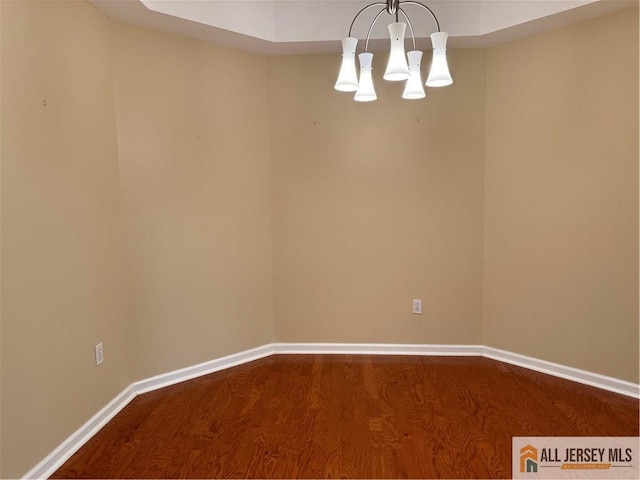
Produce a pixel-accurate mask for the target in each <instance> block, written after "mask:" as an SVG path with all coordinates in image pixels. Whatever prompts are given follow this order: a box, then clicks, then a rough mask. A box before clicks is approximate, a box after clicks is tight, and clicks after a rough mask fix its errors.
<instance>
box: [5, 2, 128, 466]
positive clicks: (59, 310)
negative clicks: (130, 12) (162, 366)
mask: <svg viewBox="0 0 640 480" xmlns="http://www.w3.org/2000/svg"><path fill="white" fill-rule="evenodd" d="M0 3H1V6H0V8H1V9H2V26H1V30H2V52H1V57H2V60H1V61H2V92H1V95H2V126H1V129H2V131H1V135H2V151H1V155H2V271H1V275H2V298H3V302H2V312H1V313H2V340H1V342H2V345H1V347H2V353H1V355H2V410H1V427H0V428H1V432H0V434H1V436H2V451H1V452H0V456H1V457H2V472H0V476H2V478H15V477H19V476H21V475H24V474H25V473H26V472H27V471H28V470H29V469H31V468H32V467H33V466H34V465H35V464H36V463H38V462H39V461H40V460H41V459H42V458H43V457H44V456H45V455H47V454H48V453H49V452H51V450H53V449H54V448H55V447H56V446H57V445H58V444H60V443H61V442H62V441H63V440H64V439H65V438H66V437H67V436H68V435H70V434H71V433H72V432H73V431H75V430H76V429H77V428H78V427H80V425H82V424H83V423H84V422H86V421H87V420H88V419H89V418H90V417H92V416H93V415H94V414H95V413H96V412H97V411H98V410H100V409H101V408H102V407H103V406H104V405H106V404H107V403H108V402H109V401H110V400H111V399H112V398H113V397H115V396H116V395H117V394H118V393H119V392H120V391H121V390H122V389H123V388H125V387H126V386H127V385H128V384H129V383H130V382H131V381H132V380H133V378H132V376H131V374H130V368H129V367H130V358H129V345H128V342H129V332H128V323H127V321H126V320H127V318H126V306H125V303H124V300H123V299H124V297H125V293H124V292H123V290H122V285H121V278H122V276H121V265H122V262H121V254H122V245H121V238H120V216H121V210H120V197H119V186H118V157H117V149H116V128H115V114H114V94H113V81H112V72H111V65H112V55H111V53H112V51H111V44H110V29H109V22H108V21H107V19H105V18H104V17H103V16H102V14H100V13H98V12H97V11H96V10H95V9H94V8H93V7H91V6H90V5H88V4H86V3H80V2H0ZM98 342H103V344H104V354H105V362H104V363H103V364H102V365H101V366H99V367H96V366H95V363H94V351H93V348H94V345H95V344H97V343H98Z"/></svg>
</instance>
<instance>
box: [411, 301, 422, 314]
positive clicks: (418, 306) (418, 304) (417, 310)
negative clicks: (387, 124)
mask: <svg viewBox="0 0 640 480" xmlns="http://www.w3.org/2000/svg"><path fill="white" fill-rule="evenodd" d="M413 314H414V315H422V300H416V299H414V300H413Z"/></svg>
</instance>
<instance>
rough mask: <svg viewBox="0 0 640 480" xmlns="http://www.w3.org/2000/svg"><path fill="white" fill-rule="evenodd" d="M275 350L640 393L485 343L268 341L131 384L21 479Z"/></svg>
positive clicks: (45, 471) (46, 471) (639, 388)
mask: <svg viewBox="0 0 640 480" xmlns="http://www.w3.org/2000/svg"><path fill="white" fill-rule="evenodd" d="M274 354H352V355H421V356H476V357H480V356H481V357H487V358H491V359H493V360H498V361H500V362H505V363H509V364H512V365H517V366H520V367H524V368H528V369H529V370H535V371H537V372H541V373H545V374H548V375H553V376H555V377H560V378H564V379H567V380H572V381H575V382H579V383H583V384H585V385H590V386H593V387H597V388H601V389H604V390H609V391H611V392H615V393H620V394H622V395H627V396H630V397H633V398H640V385H638V384H636V383H631V382H626V381H624V380H619V379H617V378H613V377H607V376H605V375H600V374H597V373H592V372H588V371H586V370H579V369H577V368H572V367H567V366H564V365H560V364H557V363H552V362H547V361H545V360H540V359H537V358H533V357H527V356H525V355H520V354H517V353H512V352H507V351H505V350H499V349H497V348H493V347H485V346H483V345H419V344H416V345H411V344H404V345H402V344H399V345H394V344H384V343H268V344H266V345H262V346H260V347H256V348H252V349H249V350H245V351H243V352H239V353H234V354H232V355H227V356H225V357H220V358H216V359H214V360H211V361H208V362H204V363H200V364H198V365H193V366H191V367H187V368H182V369H179V370H174V371H172V372H168V373H164V374H162V375H157V376H155V377H151V378H147V379H144V380H140V381H138V382H135V383H132V384H131V385H129V386H128V387H127V388H125V389H124V390H123V391H122V392H121V393H120V394H119V395H118V396H117V397H115V398H114V399H113V400H112V401H111V402H109V404H107V405H106V406H105V407H104V408H103V409H102V410H100V411H99V412H98V413H97V414H96V415H94V416H93V417H92V418H91V419H90V420H89V421H88V422H87V423H85V424H84V425H83V426H82V427H80V428H79V429H78V430H77V431H76V432H75V433H73V434H72V435H71V436H70V437H69V438H67V439H66V440H65V441H64V442H62V443H61V444H60V445H59V446H58V447H57V448H56V449H55V450H54V451H53V452H51V453H50V454H49V455H47V456H46V457H45V458H44V459H43V460H42V461H41V462H40V463H38V465H36V466H35V467H33V468H32V469H31V470H30V471H29V472H28V473H27V474H26V475H25V476H24V477H23V478H29V479H32V478H48V477H50V476H51V475H52V474H53V473H54V472H55V471H56V470H57V469H58V468H59V467H60V466H61V465H62V464H63V463H64V462H66V461H67V460H68V459H69V458H70V457H71V456H72V455H73V454H74V453H75V452H77V451H78V450H79V449H80V447H82V446H83V445H84V444H85V443H86V442H87V441H89V439H90V438H91V437H93V436H94V435H95V434H96V433H97V432H98V431H99V430H100V429H101V428H102V427H103V426H104V425H106V424H107V422H109V420H111V419H112V418H113V417H114V416H115V415H116V414H117V413H118V412H119V411H120V410H122V409H123V408H124V407H125V406H126V405H127V404H128V403H129V402H131V400H133V399H134V398H135V397H136V396H137V395H140V394H142V393H147V392H150V391H153V390H157V389H159V388H163V387H167V386H169V385H173V384H176V383H180V382H184V381H186V380H190V379H192V378H196V377H200V376H202V375H207V374H209V373H213V372H217V371H219V370H224V369H226V368H231V367H235V366H237V365H241V364H243V363H248V362H251V361H254V360H258V359H260V358H264V357H268V356H270V355H274Z"/></svg>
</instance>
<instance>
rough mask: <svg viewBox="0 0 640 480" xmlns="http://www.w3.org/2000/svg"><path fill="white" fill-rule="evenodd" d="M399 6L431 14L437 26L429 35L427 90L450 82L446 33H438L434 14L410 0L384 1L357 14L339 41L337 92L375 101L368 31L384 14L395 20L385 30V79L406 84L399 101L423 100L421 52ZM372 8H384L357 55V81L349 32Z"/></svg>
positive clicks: (451, 81) (353, 47)
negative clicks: (407, 45) (409, 46)
mask: <svg viewBox="0 0 640 480" xmlns="http://www.w3.org/2000/svg"><path fill="white" fill-rule="evenodd" d="M402 5H415V6H418V7H421V8H423V9H425V10H426V11H427V12H429V13H430V14H431V16H432V17H433V20H434V21H435V23H436V29H437V31H436V32H435V33H433V34H432V35H431V43H432V46H433V58H432V61H431V69H430V71H429V76H428V77H427V82H426V85H427V87H444V86H447V85H451V84H452V83H453V79H452V78H451V73H449V66H448V64H447V38H448V34H447V33H446V32H441V31H440V23H439V22H438V19H437V18H436V16H435V14H434V13H433V11H432V10H431V9H430V8H429V7H427V6H426V5H424V4H422V3H420V2H414V1H412V0H405V1H402V0H386V2H376V3H372V4H370V5H367V6H366V7H364V8H363V9H362V10H360V11H359V12H358V13H357V14H356V16H355V17H354V19H353V21H352V22H351V26H350V27H349V35H348V36H347V37H346V38H345V39H343V40H342V65H341V66H340V73H339V74H338V80H337V81H336V84H335V89H336V90H338V91H341V92H356V93H355V96H354V99H355V100H356V101H359V102H369V101H373V100H375V99H376V98H377V96H376V92H375V88H374V86H373V79H372V74H371V71H372V65H373V53H370V52H369V39H370V38H371V31H372V30H373V27H374V25H375V24H376V22H377V21H378V19H379V18H380V16H381V15H382V14H383V13H385V12H386V13H387V14H389V15H392V16H393V17H395V22H392V23H390V24H389V27H388V28H389V39H390V40H391V47H390V51H389V61H388V63H387V68H386V70H385V73H384V79H385V80H390V81H405V80H406V82H407V83H406V85H405V89H404V92H403V94H402V98H406V99H416V98H424V97H425V92H424V88H423V86H422V77H421V73H420V64H421V61H422V52H421V51H420V50H416V37H415V34H414V30H413V26H412V25H411V21H410V20H409V17H408V16H407V14H406V13H405V11H404V9H402ZM375 7H384V8H382V9H381V10H380V11H379V12H378V13H377V14H376V16H375V17H374V19H373V21H372V22H371V25H370V26H369V31H368V32H367V37H366V40H365V44H364V53H361V54H360V55H358V60H359V62H360V79H359V80H358V76H357V73H356V64H355V56H356V48H357V45H358V39H357V38H355V37H352V36H351V32H352V30H353V25H354V24H355V23H356V20H357V19H358V17H360V15H361V14H362V13H364V12H365V11H367V10H369V9H370V8H375ZM400 14H402V17H403V18H404V20H405V21H406V22H407V23H403V22H400V21H399V19H400ZM407 25H408V26H409V31H410V33H411V39H412V41H413V50H412V51H410V52H409V53H408V54H405V51H404V36H405V32H406V29H407ZM407 57H408V61H407Z"/></svg>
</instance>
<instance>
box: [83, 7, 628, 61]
mask: <svg viewBox="0 0 640 480" xmlns="http://www.w3.org/2000/svg"><path fill="white" fill-rule="evenodd" d="M89 1H90V2H91V3H92V4H93V5H94V6H95V7H96V8H97V9H99V10H100V11H102V12H103V13H104V14H105V15H107V16H108V17H111V18H114V19H117V20H121V21H124V22H127V23H132V24H135V25H140V26H144V27H149V28H154V29H158V30H164V31H167V32H172V33H178V34H181V35H186V36H188V37H191V38H196V39H199V40H204V41H206V42H210V43H214V44H221V45H226V46H231V47H236V48H240V49H242V50H247V51H251V52H256V53H263V54H270V55H278V54H297V53H325V52H338V51H341V47H340V43H339V41H340V40H341V39H342V38H343V37H346V36H347V33H348V31H349V25H350V24H351V21H352V20H353V18H354V16H355V15H356V13H358V11H359V10H360V9H361V8H362V7H364V6H366V5H368V4H369V3H372V1H373V0H372V1H360V0H89ZM375 1H381V0H375ZM382 1H384V0H382ZM422 3H425V4H426V5H428V6H429V7H430V8H431V9H432V10H433V11H434V13H435V14H436V15H437V17H438V20H439V22H440V25H441V29H442V31H446V32H448V33H449V44H448V45H449V47H450V48H480V47H488V46H492V45H497V44H500V43H504V42H508V41H512V40H515V39H518V38H522V37H526V36H530V35H534V34H536V33H540V32H543V31H546V30H549V29H552V28H556V27H560V26H564V25H568V24H571V23H577V22H581V21H585V20H588V19H591V18H595V17H598V16H602V15H607V14H610V13H614V12H616V11H619V10H623V9H626V8H630V7H632V6H636V5H638V0H437V1H431V2H429V1H422ZM382 8H383V7H380V9H382ZM403 8H404V10H405V11H406V13H407V15H408V16H409V18H410V19H411V22H412V23H413V27H414V29H415V33H416V37H418V38H426V37H428V36H429V34H431V33H433V32H434V31H435V24H434V22H433V20H432V19H431V17H430V16H429V15H428V13H427V12H426V11H425V10H423V9H420V8H419V7H416V6H411V5H406V6H404V7H403ZM377 11H378V10H377V9H375V8H372V9H371V10H369V11H367V12H366V13H365V14H363V15H362V16H361V17H360V19H359V20H358V22H356V24H355V25H354V29H353V36H355V37H358V38H360V39H362V38H364V37H366V34H367V30H368V28H369V25H370V23H371V20H372V19H373V17H374V16H375V14H376V13H377ZM384 15H385V14H383V16H384ZM382 20H383V18H381V21H380V22H378V24H376V27H375V28H374V29H373V31H372V35H371V38H372V39H373V41H372V44H371V48H370V50H373V51H375V50H377V49H379V48H381V47H382V46H386V45H387V44H388V42H389V40H388V33H387V30H386V24H387V23H389V22H385V21H382ZM420 43H422V44H424V45H420ZM420 43H419V44H418V48H419V49H422V50H424V49H426V48H430V46H429V45H430V44H429V41H428V40H422V41H421V42H420ZM425 43H426V44H425Z"/></svg>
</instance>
